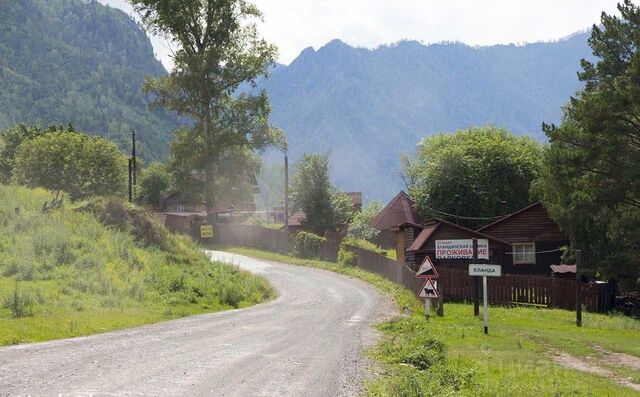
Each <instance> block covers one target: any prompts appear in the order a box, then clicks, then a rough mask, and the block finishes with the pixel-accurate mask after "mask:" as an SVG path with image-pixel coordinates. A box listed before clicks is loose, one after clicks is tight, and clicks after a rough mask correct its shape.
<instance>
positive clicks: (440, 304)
mask: <svg viewBox="0 0 640 397" xmlns="http://www.w3.org/2000/svg"><path fill="white" fill-rule="evenodd" d="M438 289H439V290H440V291H438V292H439V293H440V296H438V311H437V312H436V313H437V314H438V317H443V316H444V287H443V286H442V284H440V287H439V288H438Z"/></svg>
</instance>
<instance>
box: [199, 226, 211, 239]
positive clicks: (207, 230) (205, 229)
mask: <svg viewBox="0 0 640 397" xmlns="http://www.w3.org/2000/svg"><path fill="white" fill-rule="evenodd" d="M200 237H201V238H207V237H213V225H200Z"/></svg>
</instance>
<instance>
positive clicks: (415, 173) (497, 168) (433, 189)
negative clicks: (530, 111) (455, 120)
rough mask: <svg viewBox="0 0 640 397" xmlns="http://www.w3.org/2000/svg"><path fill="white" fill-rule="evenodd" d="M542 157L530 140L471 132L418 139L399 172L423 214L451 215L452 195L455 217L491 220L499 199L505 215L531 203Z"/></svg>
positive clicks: (494, 132) (499, 132) (500, 132)
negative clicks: (412, 155)
mask: <svg viewBox="0 0 640 397" xmlns="http://www.w3.org/2000/svg"><path fill="white" fill-rule="evenodd" d="M542 155H543V149H542V146H541V145H540V144H538V143H537V142H536V141H534V140H533V139H531V138H527V137H517V136H515V135H513V134H511V133H510V132H508V131H507V130H504V129H500V128H495V127H482V128H471V129H468V130H461V131H458V132H456V133H454V134H440V135H435V136H431V137H427V138H424V139H423V140H422V141H421V142H420V144H419V148H418V157H417V159H415V160H411V159H408V158H405V159H404V170H403V171H404V175H405V179H406V180H407V182H408V183H409V188H410V191H411V195H412V197H413V198H414V199H415V200H416V204H417V206H418V210H419V211H420V212H421V214H422V215H423V216H425V217H428V216H436V217H442V215H441V214H439V213H438V212H434V211H432V209H435V210H437V211H442V212H446V213H449V214H455V213H456V200H455V195H456V194H457V195H459V196H460V215H461V216H475V217H491V216H499V215H500V212H501V201H503V200H504V201H506V209H507V210H508V211H515V210H518V209H520V208H523V207H525V206H526V205H528V204H530V203H531V201H532V199H534V197H531V195H530V190H531V184H532V182H533V181H534V180H535V178H536V177H537V176H538V175H539V173H540V169H541V164H542ZM461 223H463V222H461ZM463 224H466V225H467V226H471V227H475V226H479V225H478V224H475V223H473V222H464V223H463Z"/></svg>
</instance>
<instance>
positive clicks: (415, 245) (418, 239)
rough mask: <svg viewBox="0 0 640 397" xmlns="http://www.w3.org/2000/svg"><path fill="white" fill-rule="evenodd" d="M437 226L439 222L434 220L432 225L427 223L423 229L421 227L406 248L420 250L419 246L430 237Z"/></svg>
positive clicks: (410, 250) (411, 250)
mask: <svg viewBox="0 0 640 397" xmlns="http://www.w3.org/2000/svg"><path fill="white" fill-rule="evenodd" d="M438 227H440V222H436V223H434V224H432V225H429V226H427V227H425V228H424V229H422V231H421V232H420V234H418V237H416V239H415V240H413V243H412V244H411V246H410V247H409V248H408V249H407V251H409V252H413V251H418V250H420V248H422V246H423V245H424V243H426V242H427V240H428V239H429V237H431V235H432V234H433V232H435V231H436V229H437V228H438Z"/></svg>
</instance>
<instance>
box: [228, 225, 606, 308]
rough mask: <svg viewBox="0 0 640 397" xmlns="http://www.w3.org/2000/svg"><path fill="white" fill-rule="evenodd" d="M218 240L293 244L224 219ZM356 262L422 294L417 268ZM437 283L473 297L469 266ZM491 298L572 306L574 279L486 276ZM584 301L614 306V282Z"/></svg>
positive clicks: (364, 254)
mask: <svg viewBox="0 0 640 397" xmlns="http://www.w3.org/2000/svg"><path fill="white" fill-rule="evenodd" d="M215 240H216V242H219V243H222V244H228V245H242V246H249V247H260V248H264V249H266V250H269V251H274V252H280V253H285V254H288V253H290V252H291V249H292V245H291V243H290V241H289V240H288V238H287V234H286V233H285V232H283V231H280V230H272V229H268V228H264V227H261V226H252V225H236V224H233V225H228V224H221V225H218V227H217V232H216V233H215ZM340 242H341V238H340V236H339V235H327V241H326V242H325V243H324V244H323V245H322V247H321V249H320V257H321V259H324V260H327V261H330V262H335V261H336V260H337V257H338V251H339V248H340ZM354 252H355V253H356V257H357V259H356V266H358V267H360V268H362V269H364V270H367V271H369V272H372V273H376V274H379V275H381V276H382V277H384V278H386V279H387V280H390V281H392V282H394V283H396V284H399V285H402V286H404V287H406V288H408V289H409V290H411V291H413V292H414V293H416V294H417V293H418V292H419V291H420V288H421V287H422V283H423V281H424V280H421V279H416V277H415V272H414V271H413V270H411V269H410V268H409V267H408V266H406V265H405V264H403V263H398V262H396V261H394V260H392V259H389V258H387V257H386V256H384V255H381V254H378V253H375V252H371V251H367V250H364V249H362V248H354ZM438 272H439V273H440V277H439V278H438V288H439V289H441V290H442V291H443V292H444V298H445V300H446V301H458V302H464V301H466V302H469V301H472V300H473V279H472V277H470V276H469V274H468V269H466V268H465V269H456V268H451V267H440V268H438ZM487 281H488V298H489V302H490V303H492V304H503V305H534V306H540V307H552V308H561V309H568V310H574V309H575V305H576V283H575V281H574V280H567V279H560V278H554V277H544V276H529V275H519V274H503V275H502V277H489V278H488V280H487ZM581 288H582V302H583V304H584V305H585V308H586V310H587V311H590V312H600V313H602V312H607V311H609V310H611V309H612V308H613V307H614V305H615V293H616V291H615V284H614V283H594V282H590V283H582V287H581Z"/></svg>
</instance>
